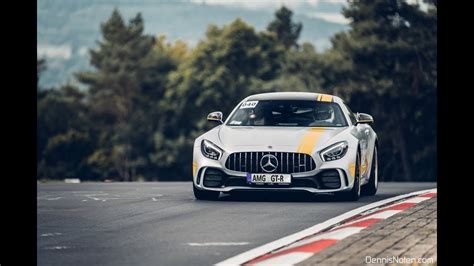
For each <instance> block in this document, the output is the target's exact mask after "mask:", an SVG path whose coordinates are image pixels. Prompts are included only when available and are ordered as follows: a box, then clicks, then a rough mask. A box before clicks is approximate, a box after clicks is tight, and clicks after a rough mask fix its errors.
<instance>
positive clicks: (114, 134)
mask: <svg viewBox="0 0 474 266" xmlns="http://www.w3.org/2000/svg"><path fill="white" fill-rule="evenodd" d="M101 33H102V36H103V40H102V41H100V42H99V48H98V49H97V50H91V51H90V56H91V64H92V65H93V66H94V67H95V68H96V69H97V71H91V72H82V73H78V74H77V75H76V76H77V78H78V79H79V81H81V82H83V83H84V84H87V85H88V86H89V102H90V104H91V108H92V110H93V112H94V119H95V120H94V122H95V123H96V125H97V126H99V127H100V128H101V130H103V132H99V133H98V134H100V135H102V136H103V137H102V138H101V141H102V143H100V144H99V145H100V147H101V151H102V152H103V153H104V154H106V156H107V157H108V158H110V159H111V160H113V163H111V164H112V165H114V166H115V167H114V169H115V174H117V175H118V177H119V178H120V179H121V180H127V181H130V180H134V179H136V175H135V173H136V168H137V166H139V165H137V163H138V162H141V161H143V160H142V158H140V156H141V154H140V153H138V152H137V151H136V150H135V149H134V146H133V142H134V141H135V140H133V139H132V138H133V137H134V136H136V134H134V128H133V127H132V124H133V121H132V120H133V119H134V118H135V110H136V108H137V107H138V106H139V104H138V103H139V102H140V101H141V98H140V96H141V94H142V90H147V89H148V86H149V85H151V84H149V83H153V81H151V80H149V78H150V76H149V75H148V74H147V73H149V72H150V71H153V70H154V69H153V66H152V65H151V64H153V63H152V62H150V61H153V59H152V58H151V57H152V56H153V54H152V49H153V46H154V38H153V37H151V36H146V35H143V19H142V17H141V15H140V14H137V15H136V16H135V17H134V18H132V19H131V20H130V22H129V24H128V25H125V23H124V21H123V19H122V17H121V15H120V14H119V12H118V10H114V11H113V13H112V15H111V17H110V18H109V19H108V20H107V21H106V22H105V23H103V24H102V25H101ZM151 86H153V85H151Z"/></svg>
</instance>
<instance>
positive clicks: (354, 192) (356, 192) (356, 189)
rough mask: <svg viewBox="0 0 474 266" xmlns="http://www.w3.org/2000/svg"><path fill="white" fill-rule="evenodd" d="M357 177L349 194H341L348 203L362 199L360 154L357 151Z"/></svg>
mask: <svg viewBox="0 0 474 266" xmlns="http://www.w3.org/2000/svg"><path fill="white" fill-rule="evenodd" d="M355 164H356V165H355V177H354V186H353V187H352V189H351V190H350V191H348V192H341V197H342V199H344V200H348V201H358V200H359V198H360V192H361V186H360V152H359V151H357V155H356V162H355Z"/></svg>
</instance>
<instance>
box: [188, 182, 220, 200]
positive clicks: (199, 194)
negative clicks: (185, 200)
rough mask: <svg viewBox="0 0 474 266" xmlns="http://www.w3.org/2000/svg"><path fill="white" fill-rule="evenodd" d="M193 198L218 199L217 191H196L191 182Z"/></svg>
mask: <svg viewBox="0 0 474 266" xmlns="http://www.w3.org/2000/svg"><path fill="white" fill-rule="evenodd" d="M193 192H194V197H196V199H197V200H217V199H218V198H219V194H220V192H219V191H207V190H200V189H198V188H197V187H196V186H195V185H194V182H193Z"/></svg>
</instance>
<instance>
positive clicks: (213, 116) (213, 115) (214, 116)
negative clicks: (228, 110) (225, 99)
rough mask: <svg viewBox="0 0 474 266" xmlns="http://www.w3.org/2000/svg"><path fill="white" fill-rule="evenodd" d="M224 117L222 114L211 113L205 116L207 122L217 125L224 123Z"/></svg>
mask: <svg viewBox="0 0 474 266" xmlns="http://www.w3.org/2000/svg"><path fill="white" fill-rule="evenodd" d="M223 116H224V115H223V114H222V112H212V113H210V114H208V115H207V121H217V122H219V123H221V124H222V123H224V122H223V121H222V117H223Z"/></svg>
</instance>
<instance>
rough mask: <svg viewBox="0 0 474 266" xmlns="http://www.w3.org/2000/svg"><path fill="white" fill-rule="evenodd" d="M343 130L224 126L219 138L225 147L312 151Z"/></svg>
mask: <svg viewBox="0 0 474 266" xmlns="http://www.w3.org/2000/svg"><path fill="white" fill-rule="evenodd" d="M346 129H347V127H343V128H334V127H332V128H329V127H326V128H323V127H318V128H307V127H294V128H291V127H281V128H279V127H244V126H242V127H228V126H222V127H221V128H220V129H219V131H218V137H219V140H220V142H221V143H222V145H223V146H224V147H227V148H231V149H232V148H237V149H239V148H242V147H255V148H258V147H268V146H272V147H273V148H278V147H282V148H285V150H288V149H290V150H293V149H295V151H296V149H298V147H302V146H305V145H306V146H312V148H311V150H314V149H318V148H320V147H322V146H324V145H325V144H326V143H327V142H328V141H329V140H330V139H331V138H333V137H334V136H336V135H338V134H340V133H341V132H343V131H344V130H346Z"/></svg>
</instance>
